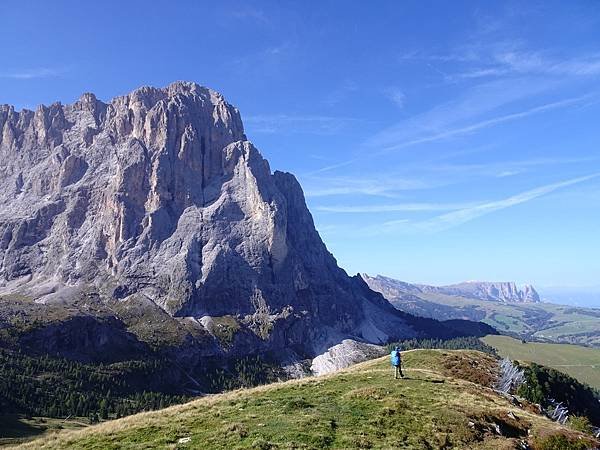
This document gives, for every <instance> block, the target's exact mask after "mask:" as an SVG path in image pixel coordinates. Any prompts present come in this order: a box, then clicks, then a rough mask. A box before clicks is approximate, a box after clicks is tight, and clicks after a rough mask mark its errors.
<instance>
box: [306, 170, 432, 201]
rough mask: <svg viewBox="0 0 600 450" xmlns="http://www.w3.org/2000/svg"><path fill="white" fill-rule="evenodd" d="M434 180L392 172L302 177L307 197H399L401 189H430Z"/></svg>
mask: <svg viewBox="0 0 600 450" xmlns="http://www.w3.org/2000/svg"><path fill="white" fill-rule="evenodd" d="M436 185H437V182H436V183H433V182H432V181H423V180H419V179H415V178H409V177H401V176H397V175H395V174H390V175H386V176H381V177H377V178H375V177H373V178H370V177H362V178H357V177H323V178H320V177H312V176H304V177H302V186H304V191H305V195H306V196H307V197H326V196H334V195H371V196H380V197H390V198H395V197H398V193H399V192H400V191H408V190H417V189H428V188H431V187H433V186H436Z"/></svg>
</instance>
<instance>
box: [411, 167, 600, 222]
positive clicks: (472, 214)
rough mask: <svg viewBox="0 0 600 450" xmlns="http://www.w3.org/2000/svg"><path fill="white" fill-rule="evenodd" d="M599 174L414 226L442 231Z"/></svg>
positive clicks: (523, 193)
mask: <svg viewBox="0 0 600 450" xmlns="http://www.w3.org/2000/svg"><path fill="white" fill-rule="evenodd" d="M599 176H600V173H595V174H592V175H587V176H583V177H578V178H572V179H570V180H566V181H561V182H558V183H552V184H548V185H545V186H541V187H538V188H535V189H531V190H529V191H525V192H521V193H519V194H516V195H513V196H511V197H508V198H505V199H502V200H497V201H492V202H486V203H481V204H479V205H476V206H472V207H469V208H464V209H460V210H458V211H453V212H450V213H447V214H442V215H441V216H437V217H434V218H433V219H430V220H427V221H424V222H420V223H417V224H416V227H417V228H419V229H422V230H424V231H430V232H437V231H443V230H446V229H449V228H453V227H456V226H458V225H462V224H464V223H466V222H469V221H471V220H473V219H476V218H478V217H481V216H484V215H487V214H490V213H492V212H495V211H499V210H502V209H505V208H510V207H511V206H516V205H520V204H522V203H526V202H529V201H531V200H534V199H536V198H538V197H541V196H543V195H547V194H550V193H552V192H554V191H556V190H558V189H562V188H566V187H569V186H573V185H575V184H579V183H583V182H584V181H588V180H592V179H594V178H597V177H599Z"/></svg>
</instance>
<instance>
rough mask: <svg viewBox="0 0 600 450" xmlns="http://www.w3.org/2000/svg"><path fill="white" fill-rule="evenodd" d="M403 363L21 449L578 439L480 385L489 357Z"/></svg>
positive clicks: (472, 354)
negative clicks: (400, 372) (396, 368)
mask: <svg viewBox="0 0 600 450" xmlns="http://www.w3.org/2000/svg"><path fill="white" fill-rule="evenodd" d="M404 363H405V374H406V375H407V378H406V379H404V380H394V379H393V377H392V372H391V370H390V366H389V362H388V358H387V357H384V358H379V359H376V360H372V361H368V362H366V363H362V364H359V365H356V366H354V367H352V368H350V369H347V370H344V371H340V372H337V373H334V374H330V375H326V376H322V377H315V378H305V379H302V380H292V381H288V382H283V383H275V384H271V385H267V386H261V387H258V388H253V389H247V390H238V391H234V392H230V393H226V394H220V395H214V396H210V397H205V398H202V399H199V400H195V401H193V402H190V403H187V404H185V405H179V406H174V407H170V408H167V409H164V410H162V411H155V412H148V413H141V414H137V415H134V416H130V417H126V418H124V419H119V420H115V421H111V422H105V423H102V424H100V425H96V426H93V427H89V428H86V429H84V430H80V431H65V432H59V433H55V434H50V435H47V436H45V437H43V438H42V439H38V440H35V441H32V442H31V443H29V444H25V445H23V446H22V448H35V449H53V448H56V449H59V448H60V449H64V448H67V449H68V448H75V449H117V448H118V449H140V448H146V449H149V448H173V449H174V448H178V449H187V448H201V449H206V448H211V449H213V448H214V449H220V448H226V449H246V448H258V449H270V448H315V449H321V448H344V449H348V448H413V449H427V448H451V447H455V448H472V449H503V448H506V449H508V448H516V445H517V444H518V442H519V441H520V440H521V439H525V440H530V441H533V439H535V436H545V435H546V436H547V435H553V434H556V433H562V434H567V435H569V436H573V437H574V438H575V439H577V438H578V437H581V436H582V435H581V434H578V432H575V431H572V430H570V429H568V428H566V427H562V426H560V425H557V424H555V423H553V422H551V421H550V420H548V419H546V418H543V417H541V416H538V415H536V414H534V413H532V412H529V411H526V410H523V409H520V408H518V407H515V406H513V405H511V404H510V403H509V402H508V401H507V400H506V399H505V398H503V397H501V396H499V395H497V394H496V393H495V392H494V391H493V390H492V389H490V388H488V387H486V386H484V385H485V384H489V383H491V382H492V381H493V379H494V378H495V376H496V368H497V363H496V361H495V360H494V359H493V358H492V357H491V356H489V355H486V354H483V353H480V352H477V351H449V350H415V351H409V352H406V353H405V355H404ZM496 425H498V426H499V427H500V430H502V434H503V436H500V435H498V434H497V433H496V432H495V431H494V430H495V426H496ZM528 431H530V433H531V436H532V437H528Z"/></svg>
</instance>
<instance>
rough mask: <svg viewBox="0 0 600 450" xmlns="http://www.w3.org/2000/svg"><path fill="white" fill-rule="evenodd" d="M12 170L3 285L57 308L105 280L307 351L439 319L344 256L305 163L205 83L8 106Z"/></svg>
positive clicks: (4, 137) (397, 333) (262, 339)
mask: <svg viewBox="0 0 600 450" xmlns="http://www.w3.org/2000/svg"><path fill="white" fill-rule="evenodd" d="M0 174H1V177H0V183H1V189H0V280H1V281H0V283H1V286H0V294H4V295H10V294H15V293H18V294H20V295H26V296H29V297H33V298H34V299H35V300H36V301H37V302H38V303H42V304H45V305H48V307H51V306H52V305H56V304H59V303H69V302H71V301H73V300H74V299H77V298H79V297H80V296H82V295H83V294H84V293H85V294H89V293H90V292H91V293H93V294H94V295H95V297H93V298H97V299H98V300H97V301H98V302H105V301H119V302H128V301H137V302H140V301H143V302H146V304H149V305H156V306H158V307H159V308H160V309H162V310H163V311H165V312H166V313H168V315H169V316H170V317H173V318H183V317H186V318H189V319H190V320H192V321H193V323H194V324H195V325H194V326H197V327H204V325H203V324H206V323H209V322H210V321H208V322H207V320H204V321H203V320H202V319H203V318H207V317H220V316H225V315H231V316H233V317H235V320H236V321H237V322H239V326H240V330H241V331H240V332H239V333H238V334H239V335H240V336H244V335H245V334H244V333H243V331H244V330H246V331H247V332H248V335H250V334H252V335H253V336H254V337H255V338H256V339H257V342H259V343H260V345H261V346H263V347H264V348H265V349H272V348H292V347H294V346H295V347H294V348H298V349H301V351H303V352H308V353H318V352H319V351H322V350H324V349H326V348H328V347H329V346H331V345H334V344H336V343H339V342H341V341H342V340H343V339H345V338H353V339H358V340H363V341H368V342H377V343H380V342H386V341H389V340H390V339H395V338H400V337H409V336H415V335H420V334H428V333H430V332H431V330H429V331H424V329H423V327H428V326H429V325H430V324H425V325H423V323H422V322H418V321H417V322H418V323H417V322H415V321H413V318H412V317H411V316H408V315H405V314H403V313H400V312H397V311H396V310H395V309H394V308H392V307H391V306H390V305H389V303H387V301H385V300H384V299H383V297H381V296H380V295H379V294H376V293H374V292H372V291H371V290H370V289H369V288H368V287H367V286H366V284H365V283H364V282H363V280H362V279H361V278H360V277H349V276H348V275H347V274H346V273H345V272H344V271H343V270H342V269H340V268H339V267H338V266H337V263H336V261H335V259H334V258H333V256H332V255H331V254H330V253H329V252H328V251H327V249H326V247H325V245H324V244H323V242H322V241H321V239H320V237H319V235H318V233H317V231H316V230H315V227H314V224H313V220H312V217H311V215H310V212H309V211H308V209H307V207H306V204H305V201H304V196H303V193H302V190H301V188H300V185H299V184H298V182H297V181H296V179H295V178H294V176H293V175H290V174H288V173H282V172H275V173H272V172H271V170H270V168H269V164H268V163H267V161H266V160H265V159H263V157H262V156H261V154H260V153H259V151H258V150H257V149H256V148H255V147H254V146H253V145H252V143H251V142H249V141H248V140H247V139H246V136H245V134H244V128H243V124H242V121H241V119H240V114H239V112H238V110H237V109H236V108H234V107H233V106H231V105H230V104H228V103H227V102H226V101H225V100H224V98H223V97H222V96H221V95H220V94H218V93H217V92H215V91H212V90H210V89H207V88H204V87H201V86H199V85H197V84H194V83H186V82H177V83H174V84H171V85H170V86H168V87H166V88H164V89H157V88H151V87H144V88H141V89H138V90H136V91H134V92H132V93H131V94H129V95H126V96H123V97H117V98H115V99H113V100H111V101H110V102H108V103H103V102H102V101H100V100H98V99H97V98H96V97H95V96H94V95H93V94H85V95H83V96H82V97H81V98H80V99H79V100H78V101H77V102H75V103H74V104H72V105H61V104H59V103H55V104H53V105H51V106H49V107H46V106H40V107H39V108H38V109H37V111H35V112H33V111H27V110H24V111H21V112H16V111H15V110H14V108H12V107H10V106H0ZM149 326H154V325H153V324H150V325H149ZM156 326H160V325H156ZM208 332H209V333H212V332H213V329H212V328H211V329H209V330H208ZM236 339H237V340H236ZM238 341H239V342H238ZM242 341H243V342H242ZM257 345H258V344H256V343H250V341H249V340H248V338H246V339H245V340H244V339H242V338H241V337H240V338H239V339H238V338H237V337H236V336H234V337H233V342H232V343H231V345H230V346H229V348H233V349H235V348H236V346H238V347H239V346H241V347H243V346H246V347H247V348H248V349H249V350H253V349H256V346H257ZM241 347H240V348H241Z"/></svg>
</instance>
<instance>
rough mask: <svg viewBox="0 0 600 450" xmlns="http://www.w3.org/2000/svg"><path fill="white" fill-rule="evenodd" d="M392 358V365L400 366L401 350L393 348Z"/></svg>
mask: <svg viewBox="0 0 600 450" xmlns="http://www.w3.org/2000/svg"><path fill="white" fill-rule="evenodd" d="M390 360H391V363H392V366H399V365H400V352H398V351H396V350H392V353H390Z"/></svg>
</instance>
